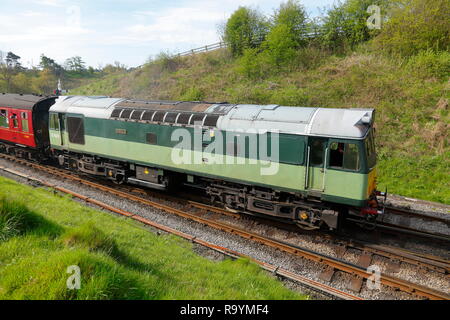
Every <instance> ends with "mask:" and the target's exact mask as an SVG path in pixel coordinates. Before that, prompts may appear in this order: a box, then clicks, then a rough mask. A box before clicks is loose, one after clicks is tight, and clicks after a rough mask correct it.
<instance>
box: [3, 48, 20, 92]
mask: <svg viewBox="0 0 450 320" xmlns="http://www.w3.org/2000/svg"><path fill="white" fill-rule="evenodd" d="M19 60H20V57H19V56H18V55H16V54H14V53H12V52H8V53H7V54H6V56H5V55H4V54H3V52H1V51H0V78H1V79H2V80H3V81H5V87H6V91H7V92H10V91H11V84H12V79H13V77H14V75H16V74H17V73H18V72H19V71H22V70H23V68H22V65H21V63H20V61H19Z"/></svg>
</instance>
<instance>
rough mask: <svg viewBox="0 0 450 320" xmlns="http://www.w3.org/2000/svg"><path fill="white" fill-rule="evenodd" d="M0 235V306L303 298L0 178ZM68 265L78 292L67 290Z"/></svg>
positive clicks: (176, 242) (257, 275)
mask: <svg viewBox="0 0 450 320" xmlns="http://www.w3.org/2000/svg"><path fill="white" fill-rule="evenodd" d="M6 197H7V200H6ZM0 232H1V235H2V237H1V238H0V299H303V298H305V296H302V295H300V294H297V293H294V292H292V291H290V290H288V289H287V288H285V287H283V286H282V284H281V283H280V282H279V281H277V280H276V279H275V278H273V277H272V276H270V275H268V274H267V273H265V272H264V271H262V270H261V269H260V268H259V267H258V266H256V265H254V264H253V263H250V262H249V261H246V260H243V259H241V260H237V261H232V260H228V259H227V260H224V261H222V262H213V261H210V260H207V259H205V258H203V257H200V256H198V255H197V254H195V253H194V252H193V251H192V245H191V244H190V243H189V242H187V241H184V240H182V239H180V238H177V237H174V236H170V235H159V236H158V235H157V234H154V233H151V232H148V231H146V230H144V228H143V227H142V226H141V225H140V224H138V223H136V222H133V221H130V220H127V219H125V218H121V217H114V216H111V215H110V214H107V213H104V212H100V211H96V210H93V209H91V208H88V207H85V206H82V205H81V204H78V203H76V202H74V201H72V200H71V199H70V197H68V196H64V197H61V196H58V195H54V194H53V193H52V192H50V191H47V190H44V189H33V188H31V187H28V186H23V185H19V184H17V183H15V182H13V181H11V180H8V179H5V178H2V177H0ZM73 265H76V266H78V267H80V269H81V289H80V290H69V289H67V285H66V282H67V279H68V277H69V276H70V275H71V274H68V273H67V268H68V267H69V266H73Z"/></svg>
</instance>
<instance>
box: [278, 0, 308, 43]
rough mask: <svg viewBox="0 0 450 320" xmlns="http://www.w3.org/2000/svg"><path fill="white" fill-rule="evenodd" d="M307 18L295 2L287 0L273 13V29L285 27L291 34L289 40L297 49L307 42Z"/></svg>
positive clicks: (302, 9)
mask: <svg viewBox="0 0 450 320" xmlns="http://www.w3.org/2000/svg"><path fill="white" fill-rule="evenodd" d="M307 18H308V17H307V14H306V12H305V8H304V7H303V6H302V5H301V4H300V3H299V2H298V1H297V0H288V1H287V2H285V3H282V4H281V5H280V8H279V9H278V10H276V11H275V15H274V18H273V24H274V27H277V26H280V25H285V26H287V28H288V29H289V31H290V33H291V35H290V38H292V40H293V41H294V42H295V45H296V46H297V47H299V46H303V45H305V44H306V42H307V37H306V33H307Z"/></svg>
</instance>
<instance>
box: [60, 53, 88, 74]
mask: <svg viewBox="0 0 450 320" xmlns="http://www.w3.org/2000/svg"><path fill="white" fill-rule="evenodd" d="M64 65H65V67H66V69H67V70H70V71H74V72H77V73H83V72H85V71H86V63H85V62H84V61H83V59H82V58H81V57H80V56H75V57H72V58H69V59H67V60H66V62H65V63H64Z"/></svg>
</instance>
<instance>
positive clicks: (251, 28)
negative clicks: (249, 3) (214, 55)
mask: <svg viewBox="0 0 450 320" xmlns="http://www.w3.org/2000/svg"><path fill="white" fill-rule="evenodd" d="M267 29H268V27H267V22H266V19H265V17H264V16H262V15H261V14H260V13H259V12H258V11H256V10H253V9H250V8H247V7H240V8H239V9H237V10H236V11H235V12H234V13H233V14H232V15H231V17H230V18H229V19H228V21H227V23H226V25H225V30H224V34H223V39H224V40H225V42H227V43H228V46H229V47H230V49H231V52H232V54H233V55H234V56H240V55H242V54H243V53H244V49H246V48H256V47H258V46H259V44H260V43H261V40H262V39H263V38H264V37H265V35H266V34H267Z"/></svg>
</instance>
